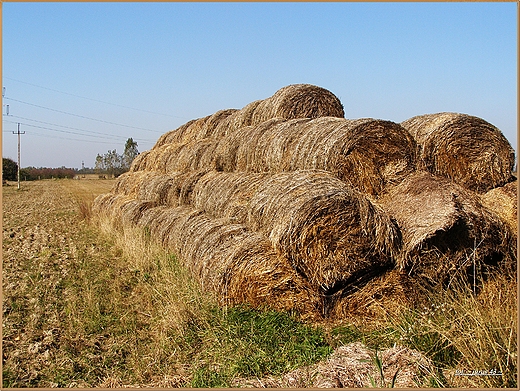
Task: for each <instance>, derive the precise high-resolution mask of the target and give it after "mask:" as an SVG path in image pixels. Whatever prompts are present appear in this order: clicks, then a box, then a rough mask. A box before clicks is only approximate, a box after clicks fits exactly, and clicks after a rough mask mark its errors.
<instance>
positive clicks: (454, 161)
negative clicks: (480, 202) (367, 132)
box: [401, 113, 515, 193]
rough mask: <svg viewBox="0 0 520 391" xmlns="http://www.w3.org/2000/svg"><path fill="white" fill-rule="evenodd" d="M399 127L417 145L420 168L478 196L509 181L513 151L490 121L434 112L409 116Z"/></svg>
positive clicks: (512, 163)
mask: <svg viewBox="0 0 520 391" xmlns="http://www.w3.org/2000/svg"><path fill="white" fill-rule="evenodd" d="M401 125H402V126H403V127H404V128H406V129H407V130H408V131H409V132H410V133H411V134H412V136H413V137H414V138H415V140H416V142H417V145H418V160H419V163H420V167H419V168H423V169H426V170H427V171H429V172H431V173H432V174H435V175H439V176H443V177H446V178H449V179H451V180H452V181H454V182H456V183H458V184H459V185H461V186H464V187H466V188H467V189H470V190H473V191H476V192H479V193H485V192H486V191H488V190H490V189H493V188H495V187H498V186H503V185H504V184H506V183H508V182H509V181H511V178H512V170H513V166H514V163H515V152H514V150H513V148H512V147H511V145H510V144H509V142H508V141H507V139H506V138H505V137H504V135H503V134H502V132H501V131H500V130H499V129H498V128H496V127H495V126H493V125H491V124H490V123H489V122H486V121H484V120H483V119H481V118H478V117H474V116H470V115H467V114H460V113H437V114H426V115H419V116H416V117H412V118H410V119H408V120H406V121H404V122H402V123H401Z"/></svg>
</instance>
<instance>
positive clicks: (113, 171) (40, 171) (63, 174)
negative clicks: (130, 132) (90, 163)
mask: <svg viewBox="0 0 520 391" xmlns="http://www.w3.org/2000/svg"><path fill="white" fill-rule="evenodd" d="M137 155H139V151H138V150H137V143H136V142H135V141H134V140H133V139H132V138H129V139H128V140H127V141H126V144H125V151H124V152H123V154H122V155H118V154H117V151H116V150H115V149H114V150H113V151H108V152H107V153H106V154H104V155H100V154H98V155H97V157H96V165H95V167H94V168H82V169H81V170H78V169H76V168H67V167H65V166H62V167H58V168H48V167H39V168H36V167H26V168H21V169H20V180H22V181H34V180H38V179H52V178H60V179H61V178H70V179H72V178H74V176H76V175H79V174H98V175H107V176H114V177H118V176H119V175H121V174H122V173H124V172H126V171H128V170H129V169H130V166H131V165H132V162H133V161H134V159H135V157H136V156H137ZM17 175H18V164H17V163H16V162H15V161H14V160H12V159H9V158H2V180H3V181H16V180H17V179H18V177H17Z"/></svg>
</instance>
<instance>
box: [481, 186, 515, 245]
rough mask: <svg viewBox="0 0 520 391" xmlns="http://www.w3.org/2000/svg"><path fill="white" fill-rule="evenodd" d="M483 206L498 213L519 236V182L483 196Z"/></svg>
mask: <svg viewBox="0 0 520 391" xmlns="http://www.w3.org/2000/svg"><path fill="white" fill-rule="evenodd" d="M481 200H482V204H483V205H484V206H485V207H486V208H488V209H489V210H491V211H492V212H494V213H496V214H497V215H498V216H499V217H500V218H501V219H502V220H503V221H504V222H505V223H506V224H507V225H508V226H509V228H511V230H512V231H513V232H514V234H515V235H517V236H518V180H516V179H515V180H514V181H513V182H509V183H508V184H506V185H504V186H501V187H497V188H495V189H491V190H489V191H488V192H487V193H484V194H482V195H481Z"/></svg>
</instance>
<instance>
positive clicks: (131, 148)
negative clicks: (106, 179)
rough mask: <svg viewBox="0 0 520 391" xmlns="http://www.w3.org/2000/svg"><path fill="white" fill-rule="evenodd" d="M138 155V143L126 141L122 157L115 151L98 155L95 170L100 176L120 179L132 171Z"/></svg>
mask: <svg viewBox="0 0 520 391" xmlns="http://www.w3.org/2000/svg"><path fill="white" fill-rule="evenodd" d="M137 155H139V151H138V149H137V142H135V141H134V140H133V139H132V138H129V139H128V140H126V143H125V150H124V152H123V154H122V155H119V154H118V153H117V151H116V150H115V149H114V150H113V151H108V152H107V153H105V154H104V155H100V154H98V155H97V156H96V166H95V170H96V172H97V173H98V174H106V175H108V176H114V177H118V176H119V175H121V174H122V173H124V172H127V171H128V170H129V169H130V166H131V165H132V162H133V161H134V159H135V157H136V156H137Z"/></svg>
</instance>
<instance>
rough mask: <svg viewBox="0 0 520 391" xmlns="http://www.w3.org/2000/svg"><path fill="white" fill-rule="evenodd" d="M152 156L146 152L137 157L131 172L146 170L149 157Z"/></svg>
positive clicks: (131, 166)
mask: <svg viewBox="0 0 520 391" xmlns="http://www.w3.org/2000/svg"><path fill="white" fill-rule="evenodd" d="M149 154H150V151H149V150H148V151H144V152H141V153H140V154H139V155H137V156H136V157H135V159H134V160H133V161H132V164H131V165H130V170H129V171H131V172H135V171H139V170H144V166H145V164H146V160H147V156H148V155H149Z"/></svg>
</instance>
